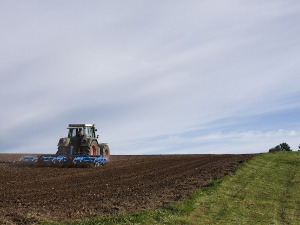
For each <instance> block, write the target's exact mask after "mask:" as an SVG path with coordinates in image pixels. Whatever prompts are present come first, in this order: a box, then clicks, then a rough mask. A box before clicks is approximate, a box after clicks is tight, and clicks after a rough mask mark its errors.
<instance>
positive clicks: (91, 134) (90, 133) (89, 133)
mask: <svg viewBox="0 0 300 225" xmlns="http://www.w3.org/2000/svg"><path fill="white" fill-rule="evenodd" d="M84 135H85V136H87V137H95V133H94V130H93V128H92V127H85V129H84Z"/></svg>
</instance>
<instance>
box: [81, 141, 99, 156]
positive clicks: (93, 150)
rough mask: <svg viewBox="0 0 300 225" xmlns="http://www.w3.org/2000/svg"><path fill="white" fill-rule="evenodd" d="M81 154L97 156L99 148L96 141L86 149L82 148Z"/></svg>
mask: <svg viewBox="0 0 300 225" xmlns="http://www.w3.org/2000/svg"><path fill="white" fill-rule="evenodd" d="M82 151H83V154H85V155H98V154H99V147H98V143H97V142H96V141H93V142H92V143H91V145H90V146H89V147H88V146H87V147H82Z"/></svg>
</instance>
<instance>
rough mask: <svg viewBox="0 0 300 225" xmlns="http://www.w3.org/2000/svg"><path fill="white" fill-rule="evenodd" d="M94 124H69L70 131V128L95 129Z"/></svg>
mask: <svg viewBox="0 0 300 225" xmlns="http://www.w3.org/2000/svg"><path fill="white" fill-rule="evenodd" d="M93 126H94V124H89V123H85V124H69V127H68V129H70V128H80V127H93Z"/></svg>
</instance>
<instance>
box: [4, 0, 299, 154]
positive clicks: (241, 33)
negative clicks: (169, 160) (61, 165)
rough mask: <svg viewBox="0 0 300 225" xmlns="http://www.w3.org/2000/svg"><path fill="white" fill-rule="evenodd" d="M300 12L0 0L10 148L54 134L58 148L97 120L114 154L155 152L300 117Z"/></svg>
mask: <svg viewBox="0 0 300 225" xmlns="http://www.w3.org/2000/svg"><path fill="white" fill-rule="evenodd" d="M299 8H300V4H299V3H298V2H297V1H283V0H282V1H280V0H277V1H264V2H261V1H244V2H239V1H234V0H232V1H229V2H226V3H225V2H220V1H201V2H199V1H185V2H184V3H181V2H176V3H175V2H174V1H163V2H158V1H128V2H126V3H125V2H117V1H110V2H107V1H89V3H83V2H81V1H72V2H71V1H70V2H69V1H65V2H61V1H51V2H40V1H29V2H28V1H27V2H26V3H25V2H24V3H20V2H19V3H18V4H16V3H12V2H2V3H0V30H1V33H2V34H3V35H1V37H0V48H1V52H0V75H1V79H2V82H1V84H0V101H1V107H2V111H0V118H1V119H0V122H1V124H2V130H1V131H0V141H2V142H3V143H4V144H3V145H4V146H5V147H1V148H2V149H0V151H9V150H10V147H9V144H7V143H9V142H11V140H12V139H11V137H12V136H13V135H11V134H13V133H15V132H16V133H17V134H18V136H19V137H23V138H24V143H25V142H26V143H28V148H31V149H35V147H36V146H39V145H38V144H35V142H31V141H28V140H29V139H31V138H33V137H34V136H35V135H37V134H38V133H40V132H45V134H47V136H49V138H46V139H45V145H46V146H50V145H51V146H54V147H55V145H56V141H55V142H54V139H55V140H56V139H58V138H59V135H64V134H63V132H61V133H59V135H58V133H57V132H58V130H60V129H62V130H63V131H65V130H64V128H65V127H66V126H67V124H68V123H73V122H90V123H96V125H98V127H99V130H103V132H102V133H101V137H102V138H103V139H102V140H103V141H104V142H105V141H107V142H110V143H112V146H114V147H115V148H116V149H115V150H113V151H115V154H118V153H123V152H124V150H123V148H124V149H128V148H131V151H133V152H139V151H141V153H151V152H156V149H157V148H158V149H159V148H160V147H158V146H155V145H156V144H157V145H159V144H160V143H159V142H158V141H157V140H155V141H154V142H153V145H152V146H151V148H147V149H146V147H145V144H146V143H148V141H149V140H152V139H151V138H153V137H156V136H168V135H173V134H174V133H175V134H176V133H182V132H184V131H187V130H192V129H194V128H196V129H198V128H199V127H203V131H202V132H204V133H205V132H206V133H209V132H210V130H211V129H212V128H211V127H210V125H211V124H212V123H213V122H216V121H220V120H223V119H225V120H226V119H227V118H231V119H232V118H235V119H233V120H236V121H238V120H241V119H246V120H247V119H249V118H253V117H255V116H259V115H261V114H264V113H272V112H278V111H279V110H281V111H282V112H283V116H284V110H290V109H294V108H299V104H298V102H299V101H298V98H297V96H299V92H300V87H299V85H298V83H299V81H300V77H299V65H298V64H299V63H298V61H297V59H298V58H299V52H300V51H299V50H300V49H299V48H300V47H298V44H297V43H298V39H297V37H298V36H299V35H298V34H299V32H300V30H299V28H298V27H297V25H296V24H297V21H299V19H300V17H299V15H298V14H297V12H298V11H299ZM24 9H26V10H24ZM274 124H277V127H276V128H277V129H281V128H284V127H283V125H282V124H280V123H279V122H277V121H274ZM40 127H41V128H40ZM42 127H46V128H45V129H44V130H43V129H42ZM204 127H205V129H204ZM28 128H29V129H30V128H31V129H30V130H29V132H28ZM255 129H256V130H257V131H258V132H259V131H260V129H263V124H260V125H257V127H256V128H255ZM221 130H222V129H221ZM246 130H249V129H246ZM232 132H235V131H234V130H233V131H232ZM229 133H230V132H229ZM248 135H250V133H249V134H248ZM211 138H212V137H211ZM216 138H218V140H219V141H221V140H223V141H225V140H224V139H222V138H221V137H216ZM278 138H279V137H278ZM132 140H136V143H133V142H132ZM188 140H189V141H191V142H193V140H191V139H188ZM200 141H203V142H205V140H204V139H201V138H200V139H199V143H198V142H197V143H198V144H199V145H200V144H201V143H200ZM232 141H233V144H234V140H232ZM46 142H47V143H46ZM121 143H123V144H121ZM7 146H8V147H7ZM133 146H135V147H133ZM239 146H240V147H241V146H243V143H242V142H241V143H239ZM18 149H19V150H18ZM37 149H38V148H37ZM141 149H144V150H141ZM237 149H238V147H237ZM14 150H15V151H23V147H22V148H21V146H17V144H16V146H14ZM171 150H172V146H171V145H168V148H166V149H165V150H164V151H166V152H168V151H171ZM41 151H44V152H45V151H48V150H41ZM212 151H213V150H212ZM218 151H219V150H218ZM236 151H238V150H236ZM242 151H243V150H241V152H242Z"/></svg>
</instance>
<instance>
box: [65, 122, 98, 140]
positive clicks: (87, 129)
mask: <svg viewBox="0 0 300 225" xmlns="http://www.w3.org/2000/svg"><path fill="white" fill-rule="evenodd" d="M68 129H69V132H68V137H69V138H74V137H85V138H98V136H97V137H96V131H97V129H95V126H94V125H92V124H70V125H69V127H68Z"/></svg>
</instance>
